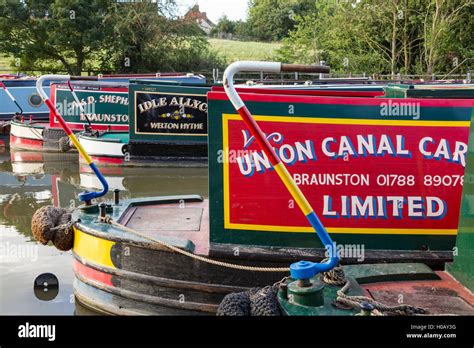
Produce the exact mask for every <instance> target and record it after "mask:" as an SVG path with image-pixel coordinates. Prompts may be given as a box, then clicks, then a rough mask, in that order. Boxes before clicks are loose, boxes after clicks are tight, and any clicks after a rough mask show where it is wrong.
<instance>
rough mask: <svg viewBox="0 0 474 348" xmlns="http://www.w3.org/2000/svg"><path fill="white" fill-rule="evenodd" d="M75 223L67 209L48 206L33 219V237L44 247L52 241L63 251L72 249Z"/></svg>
mask: <svg viewBox="0 0 474 348" xmlns="http://www.w3.org/2000/svg"><path fill="white" fill-rule="evenodd" d="M73 225H74V223H73V222H72V218H71V213H70V212H69V211H68V210H67V209H63V208H56V207H53V206H51V205H47V206H44V207H41V208H39V209H38V210H37V211H36V212H35V213H34V214H33V217H32V218H31V231H32V232H33V237H35V239H36V240H37V241H38V242H40V243H41V244H43V245H46V244H48V242H49V241H52V242H53V244H54V246H55V247H56V248H57V249H59V250H62V251H67V250H70V249H71V248H72V245H73V242H74V229H73Z"/></svg>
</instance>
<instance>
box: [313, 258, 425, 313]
mask: <svg viewBox="0 0 474 348" xmlns="http://www.w3.org/2000/svg"><path fill="white" fill-rule="evenodd" d="M323 261H324V260H323ZM321 281H322V282H323V283H326V284H328V285H335V286H342V288H341V289H339V290H338V291H337V298H336V302H339V303H342V304H344V305H346V306H349V307H352V308H359V309H360V308H361V305H362V303H364V302H365V303H369V304H371V305H372V306H373V308H374V311H373V313H374V314H375V315H384V313H387V314H391V315H421V314H427V313H428V310H427V309H425V308H421V307H416V306H412V305H407V304H402V305H397V306H388V305H386V304H383V303H381V302H378V301H376V300H374V299H373V298H370V297H367V296H349V295H347V291H349V289H350V287H351V283H350V282H349V281H348V280H347V279H346V275H345V274H344V270H343V268H342V266H341V265H340V264H338V265H337V266H336V267H334V268H333V269H332V270H330V271H328V272H323V273H321Z"/></svg>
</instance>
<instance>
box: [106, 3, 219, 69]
mask: <svg viewBox="0 0 474 348" xmlns="http://www.w3.org/2000/svg"><path fill="white" fill-rule="evenodd" d="M175 9H176V7H175V4H174V2H172V1H169V0H168V1H163V2H162V3H158V4H157V3H151V2H131V3H116V4H114V5H113V7H112V9H111V10H110V11H109V14H108V15H107V16H106V18H105V23H106V24H107V25H108V26H111V27H113V35H111V36H110V37H109V39H108V40H107V41H106V43H105V45H104V51H105V52H106V54H105V55H104V56H103V59H101V69H102V70H111V71H117V72H127V73H142V72H150V71H151V72H156V71H161V72H163V71H190V70H200V69H207V68H210V67H222V66H223V64H224V63H223V60H222V59H220V58H219V57H218V56H217V55H216V54H214V53H213V52H212V51H211V50H210V46H209V43H208V41H207V38H206V37H205V36H204V34H203V33H202V31H201V30H200V29H199V27H198V26H197V24H196V23H195V22H194V21H185V20H183V19H180V18H177V17H175V16H173V15H172V14H173V13H174V11H175Z"/></svg>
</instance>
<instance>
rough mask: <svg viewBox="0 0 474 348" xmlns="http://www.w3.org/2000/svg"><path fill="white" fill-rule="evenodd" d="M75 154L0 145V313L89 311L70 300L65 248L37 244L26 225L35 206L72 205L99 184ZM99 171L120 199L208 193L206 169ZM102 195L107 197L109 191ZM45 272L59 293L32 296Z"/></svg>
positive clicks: (70, 278) (70, 276)
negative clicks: (50, 296) (42, 297)
mask: <svg viewBox="0 0 474 348" xmlns="http://www.w3.org/2000/svg"><path fill="white" fill-rule="evenodd" d="M2 149H3V150H4V151H2ZM77 156H78V155H77V154H74V153H72V154H56V153H54V154H43V153H39V152H27V151H14V150H12V151H11V153H10V152H9V151H8V150H5V149H4V148H0V314H41V315H44V314H92V313H90V312H88V311H87V310H85V309H84V308H82V307H76V306H75V305H74V296H73V288H72V281H73V272H72V255H71V252H60V251H58V250H56V249H55V248H54V247H52V246H48V247H45V246H42V245H40V244H39V243H37V242H36V241H34V240H33V238H32V234H31V228H30V224H31V216H32V215H33V213H34V212H35V211H36V210H37V209H38V208H40V207H41V206H44V205H48V204H54V205H56V206H61V207H76V206H77V205H78V204H79V202H78V200H77V199H76V197H77V194H78V193H79V192H81V191H84V190H93V189H99V188H100V184H99V181H98V180H97V179H96V178H95V176H94V175H93V174H92V173H91V172H90V171H89V169H88V167H87V166H80V165H79V163H78V161H77ZM103 173H104V175H105V176H106V178H107V180H108V182H109V184H110V188H111V191H113V190H114V189H119V190H120V191H121V197H122V198H130V197H147V196H160V195H161V196H163V195H176V194H201V195H203V196H205V197H207V196H208V194H207V193H208V182H207V169H206V168H121V167H109V168H104V169H103ZM105 199H112V192H110V193H109V194H108V195H107V196H106V197H105ZM20 252H21V253H20ZM48 272H49V273H53V274H54V275H56V276H57V277H58V279H59V294H58V296H57V297H56V298H55V299H54V300H53V301H50V302H43V301H40V300H38V299H37V298H36V297H35V296H34V292H33V282H34V279H35V278H36V277H37V276H38V275H40V274H41V273H48Z"/></svg>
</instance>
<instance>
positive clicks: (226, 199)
mask: <svg viewBox="0 0 474 348" xmlns="http://www.w3.org/2000/svg"><path fill="white" fill-rule="evenodd" d="M239 117H240V115H239ZM228 124H229V122H227V118H226V117H225V116H224V117H222V149H223V158H222V160H223V161H224V165H223V167H224V183H223V184H224V221H230V205H229V204H230V202H229V200H230V198H229V128H228Z"/></svg>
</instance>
